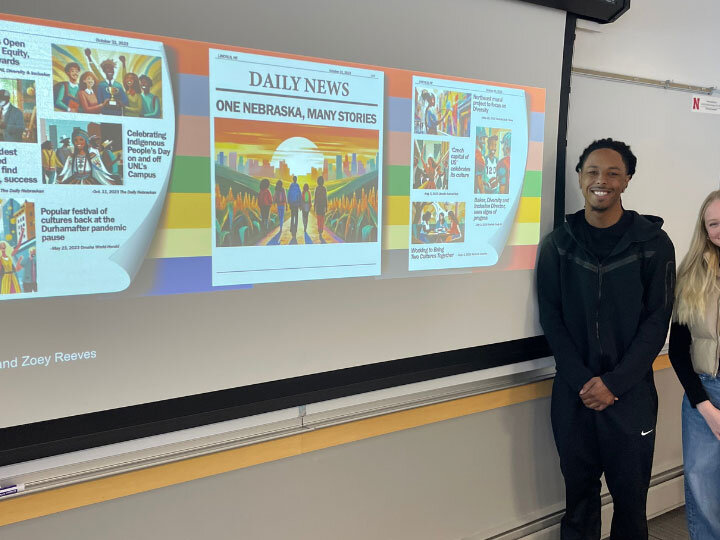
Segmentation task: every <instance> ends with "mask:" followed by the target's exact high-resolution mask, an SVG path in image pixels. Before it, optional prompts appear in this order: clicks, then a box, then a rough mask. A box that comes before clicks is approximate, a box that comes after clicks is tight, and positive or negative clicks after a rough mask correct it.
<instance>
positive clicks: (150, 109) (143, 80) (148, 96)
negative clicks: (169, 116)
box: [140, 75, 161, 118]
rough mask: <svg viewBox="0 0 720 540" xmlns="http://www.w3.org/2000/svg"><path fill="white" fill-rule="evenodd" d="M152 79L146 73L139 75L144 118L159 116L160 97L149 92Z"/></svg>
mask: <svg viewBox="0 0 720 540" xmlns="http://www.w3.org/2000/svg"><path fill="white" fill-rule="evenodd" d="M152 85H153V81H152V79H151V78H150V77H148V76H147V75H140V88H142V116H143V117H144V118H160V111H161V108H160V98H159V97H157V96H156V95H155V94H153V93H152V92H150V89H151V88H152Z"/></svg>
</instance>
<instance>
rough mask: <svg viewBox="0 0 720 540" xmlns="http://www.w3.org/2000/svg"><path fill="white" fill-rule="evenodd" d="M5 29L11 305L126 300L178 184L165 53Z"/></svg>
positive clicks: (3, 165) (0, 85)
mask: <svg viewBox="0 0 720 540" xmlns="http://www.w3.org/2000/svg"><path fill="white" fill-rule="evenodd" d="M2 28H3V37H4V43H5V44H6V45H5V46H4V47H3V48H2V54H0V110H2V111H3V112H2V117H0V210H1V212H2V221H1V222H0V261H1V263H2V286H1V287H0V299H2V300H5V299H13V298H23V297H42V296H62V295H75V294H90V293H106V292H116V291H121V290H124V289H125V288H127V287H128V285H129V284H130V283H131V281H132V279H133V277H134V276H135V274H136V272H137V271H138V269H139V267H140V264H141V263H142V261H143V259H144V257H145V254H146V252H147V249H148V246H149V244H150V241H151V240H152V237H153V235H154V233H155V230H156V228H157V224H158V219H159V217H160V212H161V209H162V206H163V202H164V200H165V193H166V191H167V186H168V182H169V178H170V168H171V164H172V154H173V147H174V137H175V111H174V104H173V99H172V90H171V86H170V77H169V72H168V67H167V59H166V57H165V50H164V46H163V44H162V43H159V42H153V41H144V40H138V39H131V38H120V37H116V36H110V35H103V34H96V33H89V32H79V31H72V30H66V29H61V28H52V27H45V26H38V25H31V24H21V23H13V22H5V21H4V22H3V23H2Z"/></svg>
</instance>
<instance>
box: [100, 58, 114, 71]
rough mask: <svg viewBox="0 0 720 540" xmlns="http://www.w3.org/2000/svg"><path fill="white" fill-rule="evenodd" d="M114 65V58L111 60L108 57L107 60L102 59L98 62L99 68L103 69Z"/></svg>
mask: <svg viewBox="0 0 720 540" xmlns="http://www.w3.org/2000/svg"><path fill="white" fill-rule="evenodd" d="M115 66H116V64H115V60H111V59H110V58H108V59H107V60H103V61H102V63H101V64H100V69H102V70H103V71H105V68H106V67H111V68H113V69H115Z"/></svg>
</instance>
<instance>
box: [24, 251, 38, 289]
mask: <svg viewBox="0 0 720 540" xmlns="http://www.w3.org/2000/svg"><path fill="white" fill-rule="evenodd" d="M37 290H38V289H37V258H36V257H35V248H34V247H33V248H30V251H29V255H28V258H27V262H26V263H25V272H24V273H23V292H37Z"/></svg>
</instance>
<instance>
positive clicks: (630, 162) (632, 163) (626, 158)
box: [575, 138, 637, 176]
mask: <svg viewBox="0 0 720 540" xmlns="http://www.w3.org/2000/svg"><path fill="white" fill-rule="evenodd" d="M602 148H609V149H610V150H615V151H616V152H617V153H618V154H620V157H621V158H622V160H623V163H625V168H626V169H627V173H628V174H629V175H630V176H632V175H633V174H635V167H636V166H637V158H636V157H635V154H633V153H632V150H630V147H629V146H628V145H627V144H625V143H624V142H622V141H615V140H613V139H610V138H607V139H599V140H597V141H593V142H592V143H591V144H590V145H589V146H588V147H587V148H586V149H585V150H583V153H582V154H580V159H579V160H578V163H577V165H575V171H576V172H580V171H581V170H582V168H583V165H585V160H586V159H587V157H588V156H589V155H590V154H592V153H593V152H594V151H595V150H600V149H602Z"/></svg>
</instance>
